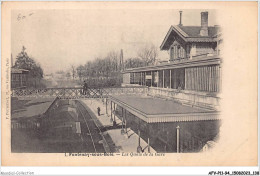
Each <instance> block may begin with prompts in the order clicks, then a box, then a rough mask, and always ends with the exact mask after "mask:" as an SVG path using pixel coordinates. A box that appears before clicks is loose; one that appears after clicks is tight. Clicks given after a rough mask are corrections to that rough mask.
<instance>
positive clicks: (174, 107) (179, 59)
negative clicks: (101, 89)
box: [110, 12, 222, 152]
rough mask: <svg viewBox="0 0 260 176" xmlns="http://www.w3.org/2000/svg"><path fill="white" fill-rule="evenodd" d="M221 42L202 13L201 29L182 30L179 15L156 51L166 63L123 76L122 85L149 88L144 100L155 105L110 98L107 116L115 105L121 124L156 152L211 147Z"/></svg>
mask: <svg viewBox="0 0 260 176" xmlns="http://www.w3.org/2000/svg"><path fill="white" fill-rule="evenodd" d="M221 37H222V36H221V30H220V27H219V26H208V12H201V25H200V26H184V25H183V24H182V12H180V23H179V24H178V25H175V26H171V27H170V29H169V31H168V33H167V34H166V36H165V38H164V40H163V42H162V44H161V46H160V49H161V50H166V51H168V54H169V60H168V62H167V63H161V64H158V65H153V66H146V67H139V68H132V69H127V70H125V71H124V72H123V84H122V86H129V85H130V86H145V87H148V88H147V91H146V95H148V97H154V100H153V99H150V100H149V101H148V99H149V98H148V97H143V98H140V100H138V101H134V100H131V98H132V97H133V96H132V97H127V98H121V97H111V98H110V100H111V112H112V104H114V106H117V105H118V107H117V108H114V111H116V109H117V110H118V113H119V117H121V118H122V120H123V122H124V123H123V124H125V126H129V127H130V128H131V129H133V130H134V131H135V132H137V133H139V134H140V136H141V137H142V138H143V139H144V140H145V141H146V142H148V143H150V145H151V146H152V147H153V148H154V149H155V150H156V151H158V152H199V151H202V150H203V149H204V148H205V147H204V146H205V145H207V144H208V143H215V141H216V140H217V139H218V136H219V135H218V133H219V127H220V125H221V121H220V118H219V114H220V97H219V94H220V92H221V63H222V58H221V48H222V38H221ZM139 97H142V96H136V97H135V99H138V98H139ZM161 100H165V101H161ZM168 100H170V101H168ZM133 102H134V103H133ZM158 102H160V103H158ZM145 107H146V109H145ZM158 108H159V109H158ZM187 108H191V111H187ZM155 109H157V111H156V112H152V113H151V112H150V111H153V110H155ZM121 111H122V112H126V113H120V112H121ZM146 111H147V112H146ZM168 111H169V112H168ZM111 116H112V115H111ZM126 124H128V125H126Z"/></svg>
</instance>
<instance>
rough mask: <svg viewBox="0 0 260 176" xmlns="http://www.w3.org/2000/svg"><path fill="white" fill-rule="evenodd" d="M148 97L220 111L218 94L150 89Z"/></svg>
mask: <svg viewBox="0 0 260 176" xmlns="http://www.w3.org/2000/svg"><path fill="white" fill-rule="evenodd" d="M148 95H150V96H155V97H160V98H165V99H175V100H177V101H180V102H182V103H186V104H190V105H194V106H198V107H203V108H209V109H214V110H219V101H220V99H219V98H218V97H217V95H216V94H208V93H206V92H205V93H204V92H197V91H188V90H176V89H167V88H157V87H149V89H148Z"/></svg>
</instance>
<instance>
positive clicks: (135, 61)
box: [125, 58, 144, 69]
mask: <svg viewBox="0 0 260 176" xmlns="http://www.w3.org/2000/svg"><path fill="white" fill-rule="evenodd" d="M143 66H144V62H143V61H142V60H141V59H140V58H129V59H127V60H126V61H125V68H126V69H128V68H137V67H143Z"/></svg>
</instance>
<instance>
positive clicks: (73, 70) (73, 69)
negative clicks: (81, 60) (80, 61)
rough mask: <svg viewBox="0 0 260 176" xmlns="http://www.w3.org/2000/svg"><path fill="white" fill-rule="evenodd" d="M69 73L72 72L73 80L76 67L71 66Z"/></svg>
mask: <svg viewBox="0 0 260 176" xmlns="http://www.w3.org/2000/svg"><path fill="white" fill-rule="evenodd" d="M70 67H71V72H72V79H75V77H76V67H75V65H71V66H70Z"/></svg>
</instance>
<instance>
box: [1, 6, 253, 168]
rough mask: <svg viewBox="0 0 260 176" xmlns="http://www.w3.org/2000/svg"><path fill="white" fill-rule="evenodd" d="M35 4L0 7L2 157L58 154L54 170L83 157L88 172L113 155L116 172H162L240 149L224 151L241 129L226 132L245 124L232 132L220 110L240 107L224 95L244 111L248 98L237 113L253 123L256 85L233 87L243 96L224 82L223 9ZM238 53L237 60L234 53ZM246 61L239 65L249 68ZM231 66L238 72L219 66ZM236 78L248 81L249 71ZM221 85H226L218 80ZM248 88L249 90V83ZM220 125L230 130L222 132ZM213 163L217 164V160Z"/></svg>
mask: <svg viewBox="0 0 260 176" xmlns="http://www.w3.org/2000/svg"><path fill="white" fill-rule="evenodd" d="M38 3H40V2H38ZM38 3H31V6H30V3H27V2H23V3H17V4H15V2H10V3H5V5H6V6H4V7H3V5H2V13H3V14H8V15H2V18H4V21H3V22H7V19H10V20H9V21H8V24H9V26H8V28H6V30H4V31H8V35H7V36H8V37H9V38H8V40H7V42H6V43H7V44H8V46H9V48H8V52H6V50H5V47H3V48H2V52H4V53H5V55H4V56H5V57H2V95H4V96H2V115H3V113H4V114H5V116H2V121H3V119H4V121H5V122H4V123H6V124H7V125H4V124H3V123H2V131H3V126H4V127H5V131H6V132H8V131H9V132H10V133H8V136H5V138H6V139H7V141H3V138H2V143H8V144H6V145H7V147H4V148H5V149H6V151H8V153H9V154H8V155H10V156H17V158H19V156H21V158H20V159H22V158H23V157H28V156H45V155H46V157H47V156H53V157H51V158H52V159H54V158H56V157H55V156H57V158H56V159H57V161H58V158H59V157H60V158H66V157H67V158H73V160H77V158H75V157H83V158H84V157H85V159H86V158H88V157H89V159H90V160H89V162H91V158H94V157H100V159H101V160H102V158H106V157H107V159H108V158H109V157H116V158H118V157H119V160H118V162H119V161H120V158H127V157H131V158H132V159H131V160H129V163H128V164H126V165H132V164H131V163H132V162H133V157H135V156H136V157H145V156H147V157H146V160H157V159H158V158H159V160H164V162H166V161H165V159H166V160H169V159H170V158H172V157H171V156H172V155H173V156H175V155H176V156H178V157H177V159H178V160H179V159H181V158H182V156H183V159H184V158H185V157H186V156H189V155H192V157H188V158H189V159H190V160H191V159H192V162H186V163H185V161H184V160H183V162H179V164H180V163H185V164H188V165H192V164H194V163H196V160H197V159H199V160H202V159H201V158H202V157H200V156H203V157H204V159H206V158H207V159H209V158H208V156H209V155H208V154H211V153H212V157H217V156H218V155H219V154H220V153H221V152H222V153H226V152H231V150H234V148H236V147H237V146H243V145H242V144H238V145H237V144H235V143H234V141H236V142H238V141H239V138H237V136H241V139H243V140H244V136H243V135H240V133H242V131H243V130H241V131H240V130H238V131H236V130H237V129H235V130H232V126H233V125H231V124H234V126H235V127H244V126H243V125H248V124H249V123H243V125H242V126H240V125H239V124H240V123H241V124H242V121H240V122H239V119H240V117H237V116H236V117H237V121H233V122H230V121H231V119H234V118H233V117H232V115H231V116H230V115H228V114H230V113H231V114H234V113H236V112H239V110H241V109H239V107H240V105H238V106H237V105H234V106H232V105H231V104H229V103H227V102H229V101H232V102H234V103H241V105H242V103H243V102H241V101H237V100H238V99H237V100H236V99H233V98H231V97H232V95H233V94H231V93H229V92H228V91H231V90H230V89H233V93H235V92H236V91H239V92H240V93H239V94H236V95H237V96H240V95H243V99H244V103H246V102H250V101H248V99H249V97H250V96H251V94H250V92H251V93H252V97H255V98H256V101H252V102H251V103H252V104H250V103H249V104H247V106H251V108H252V111H251V110H250V109H248V111H247V114H248V115H249V114H250V115H249V116H250V118H252V119H253V120H252V121H250V122H251V123H253V122H257V86H255V85H253V84H251V82H250V81H252V80H249V79H247V78H243V77H240V78H239V79H240V81H241V83H242V81H243V80H244V79H247V80H249V83H248V85H249V86H251V87H243V86H241V87H239V86H237V83H236V82H235V81H236V80H235V78H236V77H233V76H232V75H233V74H234V73H235V72H240V69H242V68H243V64H241V63H240V65H239V60H238V59H237V58H236V56H235V55H234V57H230V55H229V53H230V51H232V50H231V49H232V48H230V42H231V39H230V35H227V34H229V32H230V31H229V29H230V28H231V27H229V28H227V24H228V23H236V22H234V21H235V20H234V21H233V20H230V21H229V19H232V18H233V16H232V15H229V14H228V13H227V14H225V13H223V9H222V11H221V7H222V6H221V7H220V6H216V7H215V8H214V5H212V4H211V6H205V7H204V6H201V8H199V7H200V5H199V4H197V5H196V3H194V4H195V5H196V8H192V6H191V5H190V6H185V4H184V5H179V6H178V4H177V3H176V6H174V3H173V2H171V3H169V5H167V3H164V2H161V5H162V6H161V7H160V6H157V8H156V3H155V4H153V3H150V4H149V2H142V3H141V2H140V4H139V3H137V2H132V3H130V2H128V3H129V6H127V2H106V3H105V2H95V3H94V2H81V3H76V2H74V4H73V3H72V2H70V3H71V4H70V3H65V2H56V3H54V2H45V4H43V3H42V5H43V6H42V8H40V7H39V6H38V5H39V4H38ZM48 3H50V4H49V5H48ZM51 3H52V4H51ZM157 3H158V2H157ZM72 4H73V5H75V6H72ZM81 4H82V8H80V5H81ZM142 4H147V6H142ZM186 4H187V3H186ZM252 4H253V3H251V4H249V5H248V7H250V8H251V6H250V5H252ZM8 5H9V6H8ZM12 5H13V8H8V7H12ZM16 5H17V6H16ZM70 5H71V6H70ZM99 5H100V6H99ZM157 5H158V4H157ZM221 5H223V6H225V4H221ZM241 5H242V4H241ZM69 7H70V8H69ZM184 7H185V8H184ZM206 7H210V8H206ZM254 7H255V6H253V7H252V9H253V10H254V12H256V13H254V14H257V8H254ZM226 8H227V7H226ZM3 9H4V10H5V9H8V11H7V10H6V11H3ZM232 10H233V9H232ZM232 10H230V13H232V12H233V11H232ZM227 11H228V10H227ZM7 12H8V13H7ZM233 13H234V12H233ZM254 14H252V16H254ZM223 16H226V21H225V20H223ZM7 17H8V18H7ZM5 19H6V20H5ZM255 19H257V18H255ZM249 22H251V23H250V24H247V25H248V26H250V25H252V26H253V27H254V25H255V24H257V20H254V19H252V21H250V20H249V21H248V23H249ZM245 23H246V22H245ZM3 24H4V25H3ZM3 24H2V28H3V27H6V25H5V23H3ZM250 29H252V30H253V29H254V28H250ZM256 29H257V28H256ZM4 31H3V32H4ZM225 32H226V33H225ZM236 32H237V33H238V31H236ZM251 34H252V35H253V34H254V36H255V37H256V36H257V33H251ZM2 35H3V34H2ZM7 36H6V37H3V39H2V40H4V39H5V38H7ZM231 37H232V35H231ZM255 39H256V40H257V38H255ZM235 42H237V41H233V43H235ZM238 43H239V42H238ZM2 45H3V42H2ZM245 46H246V44H245ZM256 46H257V45H256ZM6 47H7V46H6ZM252 49H255V48H252ZM237 51H238V52H239V51H241V50H239V48H236V49H234V50H233V52H234V53H237ZM254 51H255V52H252V53H253V54H255V55H254V56H255V57H250V58H251V59H252V60H249V61H248V62H249V64H252V65H257V50H254ZM233 52H232V53H233ZM232 59H235V62H233V63H234V64H235V63H237V65H236V66H238V67H239V69H236V68H232V67H229V66H228V64H229V62H230V61H233V60H232ZM3 66H4V68H3ZM233 66H234V65H233ZM234 67H235V66H234ZM244 68H247V71H249V70H250V68H251V69H252V72H251V73H252V74H254V75H255V73H257V70H255V68H254V67H246V66H245V65H244ZM223 70H224V71H223ZM227 70H228V71H227ZM240 73H241V74H242V72H240ZM238 75H239V74H238ZM238 75H237V76H238ZM244 75H246V76H249V75H247V74H244ZM231 78H234V81H229V80H228V81H227V79H231ZM251 78H252V79H254V80H257V75H255V77H251ZM232 82H234V83H235V84H234V85H233V87H229V86H230V83H232ZM252 82H254V83H256V84H257V81H252ZM3 83H4V84H3ZM238 85H239V84H238ZM241 85H244V84H243V83H242V84H241ZM242 87H243V88H242ZM3 88H4V89H3ZM240 88H241V89H240ZM3 90H4V91H3ZM241 90H246V92H247V93H248V94H244V93H242V91H241ZM248 90H252V91H248ZM244 96H246V98H245V97H244ZM247 98H248V99H247ZM244 107H245V106H244ZM227 108H228V111H227ZM246 109H247V107H245V109H243V110H246ZM251 112H252V113H251ZM240 114H243V113H240ZM241 118H247V117H244V116H243V117H242V116H241ZM248 119H249V118H248ZM251 123H250V124H251ZM254 124H255V123H254ZM255 125H256V126H251V127H252V128H251V127H249V126H246V127H245V128H246V129H249V128H251V130H252V134H254V135H251V132H250V131H249V132H248V134H249V133H250V137H252V138H249V137H245V139H246V141H250V142H251V139H253V138H254V141H253V143H250V144H249V143H248V145H250V146H251V147H252V148H251V149H252V150H251V149H250V148H248V147H246V148H247V149H248V151H250V150H251V152H252V154H251V153H250V154H248V155H247V157H249V158H250V159H249V160H248V162H247V160H243V159H241V160H239V161H241V162H246V163H247V164H249V165H252V164H253V163H256V161H257V150H256V148H257V140H258V139H257V124H255ZM227 127H228V129H229V130H230V131H231V132H229V131H225V130H227ZM6 132H5V133H6ZM233 133H235V134H236V137H234V138H233V137H232V136H231V134H233ZM223 134H224V135H223ZM229 134H230V136H229ZM229 137H230V140H229ZM255 137H256V138H255ZM227 139H228V140H227ZM223 141H226V142H223ZM230 144H231V145H230ZM223 146H224V147H225V149H224V148H223ZM229 146H232V147H229ZM244 147H245V146H244ZM226 148H228V149H227V150H226ZM217 149H218V150H217ZM240 149H241V148H240ZM215 150H216V151H217V152H214V151H215ZM241 150H242V149H241ZM243 151H244V149H243ZM242 153H243V152H242ZM2 154H3V148H2ZM38 154H41V155H38ZM148 156H150V158H149V157H148ZM152 156H153V157H155V158H152ZM205 156H206V157H205ZM253 156H254V157H253ZM219 157H220V158H221V160H225V161H226V159H223V158H224V157H227V156H226V155H225V154H221V155H219ZM228 157H230V159H231V158H232V157H231V155H228ZM11 158H12V159H15V158H16V157H11ZM47 158H48V157H47ZM100 159H99V162H100ZM175 159H176V158H175ZM59 160H60V159H59ZM67 160H69V159H66V162H67V163H66V165H68V162H69V161H67ZM83 160H84V159H83ZM124 160H125V159H124ZM126 160H127V159H126ZM32 161H33V160H30V162H32ZM57 161H55V162H54V163H57ZM2 162H3V161H2ZM176 162H177V163H178V161H176ZM211 162H212V163H213V162H214V159H213V160H212V161H211ZM6 163H9V162H6ZM144 163H145V162H144ZM202 163H203V162H202ZM215 163H216V164H217V163H218V164H220V163H222V164H223V162H221V161H219V162H215ZM228 163H229V162H227V163H226V164H228ZM110 164H111V163H109V162H108V164H104V165H110ZM147 164H148V163H147ZM185 164H184V165H185ZM197 164H198V165H200V164H199V163H197ZM197 164H195V165H197ZM204 164H205V162H204ZM25 165H26V164H25ZM33 165H34V164H33ZM61 165H62V164H61ZM73 165H77V164H75V163H74V164H73ZM80 165H81V164H80ZM86 165H88V164H87V163H86ZM91 165H92V164H91ZM93 165H95V164H94V163H93ZM98 165H99V164H98ZM112 165H114V163H113V164H112ZM124 165H125V164H124ZM136 165H139V164H136ZM145 165H146V164H145ZM149 165H153V164H151V163H150V164H149ZM154 165H157V164H154ZM162 165H163V164H162ZM166 165H172V164H166ZM180 165H182V164H180ZM206 165H207V164H206ZM231 165H233V164H231ZM253 165H254V164H253Z"/></svg>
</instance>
